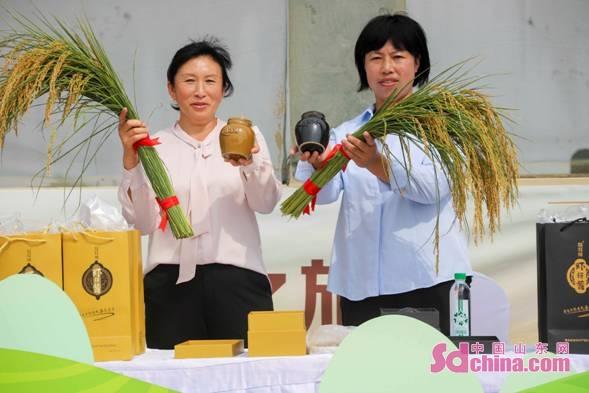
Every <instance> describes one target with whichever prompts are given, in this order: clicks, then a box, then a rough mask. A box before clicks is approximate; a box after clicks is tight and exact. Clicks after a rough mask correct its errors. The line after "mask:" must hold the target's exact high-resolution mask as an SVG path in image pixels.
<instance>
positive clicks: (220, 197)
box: [119, 39, 281, 349]
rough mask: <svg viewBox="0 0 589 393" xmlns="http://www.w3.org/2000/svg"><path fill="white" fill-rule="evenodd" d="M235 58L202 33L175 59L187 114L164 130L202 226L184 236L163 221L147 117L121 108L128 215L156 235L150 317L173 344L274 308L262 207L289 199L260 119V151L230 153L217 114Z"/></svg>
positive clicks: (227, 333)
mask: <svg viewBox="0 0 589 393" xmlns="http://www.w3.org/2000/svg"><path fill="white" fill-rule="evenodd" d="M230 68H231V58H230V56H229V53H228V52H227V50H226V49H224V48H223V47H222V46H221V45H220V44H219V43H218V41H217V40H215V39H209V40H204V41H199V42H192V43H190V44H188V45H186V46H184V47H183V48H181V49H180V50H178V52H176V54H175V55H174V58H173V59H172V62H171V63H170V66H169V67H168V72H167V78H168V92H169V94H170V97H171V98H172V100H173V101H174V102H175V105H173V107H174V109H176V110H178V111H179V114H180V116H179V118H178V121H177V122H176V124H174V125H173V126H172V127H170V128H168V129H165V130H162V131H160V132H158V133H157V134H155V135H154V137H157V138H159V142H160V143H161V144H160V145H157V146H156V149H157V151H158V154H159V156H160V157H161V159H162V160H163V162H164V164H165V166H166V167H167V169H168V172H169V176H170V178H171V180H172V183H173V185H174V189H175V191H176V195H177V197H178V199H179V201H180V205H181V206H182V209H183V210H184V211H185V212H187V214H188V217H189V220H190V222H191V224H192V226H193V229H194V232H195V235H194V237H192V238H189V239H183V240H176V239H175V238H174V236H173V235H172V232H171V230H170V228H169V226H167V227H166V228H165V230H164V231H162V230H160V229H159V228H158V227H159V224H160V220H161V216H160V207H159V205H158V204H157V202H156V200H155V194H154V192H153V190H152V189H151V186H150V185H149V183H148V182H147V180H146V177H145V175H144V173H143V170H142V168H141V166H140V165H138V164H139V159H138V157H137V153H136V151H135V149H134V148H133V144H134V143H135V142H137V141H138V140H140V139H142V138H144V137H146V136H147V135H148V131H149V130H148V128H147V125H146V124H145V123H144V122H142V121H141V120H128V119H127V110H126V108H125V109H123V111H122V112H121V114H120V124H119V135H120V138H121V142H122V144H123V150H124V153H123V167H124V173H123V179H122V181H121V185H120V187H119V200H120V202H121V204H122V206H123V215H124V216H125V218H126V219H127V221H128V222H129V223H131V224H134V225H135V228H137V229H139V230H140V231H141V232H142V233H143V234H148V235H149V256H148V260H147V265H146V269H145V272H146V275H145V278H144V284H145V314H146V315H145V318H146V336H147V345H148V347H150V348H160V349H169V348H173V347H174V345H175V344H178V343H180V342H183V341H185V340H189V339H220V338H243V339H246V338H247V314H248V313H249V312H250V311H253V310H272V308H273V305H272V295H271V289H270V282H269V280H268V277H267V275H266V268H265V267H264V263H263V261H262V251H261V245H260V233H259V230H258V224H257V221H256V216H255V213H256V212H258V213H270V212H271V211H272V210H273V209H274V207H275V206H276V204H277V203H278V200H279V199H280V193H281V188H280V183H279V182H278V180H277V179H276V177H275V175H274V171H273V168H272V163H271V161H270V154H269V152H268V147H267V146H266V142H265V141H264V137H263V136H262V134H261V133H260V131H259V130H258V129H257V127H254V131H255V134H256V146H255V147H254V148H253V149H252V153H253V154H252V158H251V159H250V160H245V159H240V160H239V161H234V160H230V161H226V160H224V159H223V157H222V155H221V149H220V146H219V132H220V130H221V128H223V126H224V125H225V122H224V121H223V120H221V119H218V118H217V116H216V112H217V108H218V107H219V105H220V104H221V101H222V100H223V98H224V97H227V96H229V95H230V94H231V93H232V92H233V85H232V84H231V81H230V79H229V76H228V75H227V71H228V70H229V69H230Z"/></svg>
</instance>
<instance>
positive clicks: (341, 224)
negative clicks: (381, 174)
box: [295, 106, 472, 300]
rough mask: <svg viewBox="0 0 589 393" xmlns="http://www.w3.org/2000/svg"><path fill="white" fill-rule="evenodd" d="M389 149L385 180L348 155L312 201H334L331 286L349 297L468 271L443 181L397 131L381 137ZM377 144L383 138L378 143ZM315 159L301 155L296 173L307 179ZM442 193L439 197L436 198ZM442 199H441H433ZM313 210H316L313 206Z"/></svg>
mask: <svg viewBox="0 0 589 393" xmlns="http://www.w3.org/2000/svg"><path fill="white" fill-rule="evenodd" d="M373 114H374V113H373V107H372V106H371V107H369V108H367V109H366V110H365V111H363V112H362V113H361V114H360V115H358V116H356V117H355V118H353V119H352V120H349V121H347V122H345V123H343V124H341V125H340V126H338V127H337V128H335V129H333V130H332V131H331V135H330V144H335V143H336V141H337V142H339V141H341V140H342V139H344V138H345V137H346V134H350V133H353V132H355V131H357V130H358V129H359V128H360V127H361V126H362V125H363V124H365V123H366V122H367V121H368V120H370V118H371V117H372V116H373ZM386 142H387V145H388V146H389V148H390V150H391V152H392V154H393V156H394V157H395V159H393V160H392V161H393V162H392V163H391V171H392V176H391V180H390V183H385V182H383V181H381V180H379V179H378V178H377V177H376V176H374V175H373V174H372V173H371V172H369V171H368V170H367V169H364V168H360V167H358V166H357V165H356V164H355V163H354V162H353V161H350V162H349V163H348V166H347V169H346V171H345V172H342V171H340V172H339V173H338V174H337V175H336V176H335V177H334V178H333V179H332V180H331V181H330V182H329V183H328V184H326V185H325V187H323V189H322V190H321V191H320V192H319V194H317V204H327V203H332V202H335V201H337V199H338V198H339V195H340V193H341V192H342V191H343V196H342V202H341V207H340V211H339V216H338V220H337V226H336V231H335V239H334V246H333V253H332V258H331V265H330V270H329V278H328V289H329V290H330V291H331V292H333V293H336V294H338V295H340V296H344V297H346V298H347V299H349V300H362V299H365V298H367V297H371V296H378V295H390V294H396V293H403V292H408V291H412V290H414V289H418V288H427V287H431V286H433V285H436V284H438V283H440V282H444V281H449V280H453V279H454V273H455V272H463V273H467V274H472V268H471V266H470V262H469V259H468V247H467V242H466V238H465V236H464V233H463V232H462V231H461V229H460V223H459V222H458V221H457V220H456V214H455V212H454V209H453V207H452V196H451V194H450V188H449V186H448V181H447V179H446V176H445V175H444V173H443V171H442V169H441V167H440V165H439V163H437V162H436V163H435V165H434V163H433V162H432V160H431V159H430V158H429V157H428V156H427V155H426V154H425V153H424V152H423V151H422V150H421V148H420V147H419V146H418V145H415V144H412V143H410V144H409V152H410V154H409V156H410V160H411V174H410V176H409V177H408V176H407V172H406V170H405V168H404V167H403V165H402V164H403V162H404V160H407V161H408V160H409V157H407V156H405V159H404V158H403V154H402V151H401V145H400V141H399V138H398V137H397V136H393V135H389V136H388V137H387V139H386ZM379 149H382V146H381V145H380V144H379ZM312 173H313V167H312V166H311V165H310V164H309V163H307V162H303V161H299V163H298V165H297V170H296V173H295V177H296V178H297V179H298V180H301V181H304V180H306V179H308V178H309V177H310V176H311V174H312ZM438 195H439V198H438ZM438 200H439V205H438ZM438 213H439V225H440V246H439V247H440V259H439V273H438V274H436V270H435V261H436V258H435V254H434V230H435V225H436V218H437V216H438ZM313 214H321V209H320V208H318V209H317V210H316V211H315V212H314V213H313Z"/></svg>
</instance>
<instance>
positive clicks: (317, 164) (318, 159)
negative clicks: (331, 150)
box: [290, 145, 327, 169]
mask: <svg viewBox="0 0 589 393" xmlns="http://www.w3.org/2000/svg"><path fill="white" fill-rule="evenodd" d="M326 151H327V150H326ZM290 155H291V156H295V155H298V156H299V160H301V161H307V162H308V163H309V164H311V165H313V168H315V169H319V168H321V167H322V166H323V163H324V160H325V152H324V153H323V154H319V153H318V152H316V151H315V152H313V154H311V153H309V152H308V151H306V152H304V153H301V152H300V151H299V148H298V146H297V145H294V146H293V147H291V148H290Z"/></svg>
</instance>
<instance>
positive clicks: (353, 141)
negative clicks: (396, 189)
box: [342, 131, 380, 168]
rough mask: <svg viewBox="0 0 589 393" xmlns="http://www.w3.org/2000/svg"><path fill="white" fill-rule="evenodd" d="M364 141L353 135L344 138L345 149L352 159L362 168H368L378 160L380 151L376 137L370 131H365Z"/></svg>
mask: <svg viewBox="0 0 589 393" xmlns="http://www.w3.org/2000/svg"><path fill="white" fill-rule="evenodd" d="M363 135H364V141H363V140H361V139H358V138H356V137H355V136H353V135H347V136H346V138H345V139H343V140H342V146H343V148H344V151H345V152H346V154H347V155H348V157H350V159H351V160H352V161H354V162H355V163H356V165H358V166H359V167H360V168H368V167H371V166H372V165H374V164H375V163H376V162H378V160H379V158H380V153H379V152H378V150H377V148H376V142H375V140H374V138H373V137H372V136H371V135H370V134H369V133H368V132H366V131H365V132H364V134H363Z"/></svg>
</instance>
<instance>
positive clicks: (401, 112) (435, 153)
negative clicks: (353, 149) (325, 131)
mask: <svg viewBox="0 0 589 393" xmlns="http://www.w3.org/2000/svg"><path fill="white" fill-rule="evenodd" d="M463 65H464V63H461V64H458V65H456V66H453V67H451V68H449V69H447V70H445V71H443V72H442V73H440V74H439V75H437V76H436V77H435V78H433V79H432V81H431V82H429V83H428V84H426V85H425V86H423V87H422V88H421V89H419V90H417V91H415V92H414V93H413V94H411V95H409V96H408V97H406V98H405V99H403V100H400V101H398V102H397V99H396V96H397V93H398V91H394V92H393V93H392V94H391V96H390V97H389V98H388V99H387V100H386V101H385V103H384V104H383V106H382V107H381V108H380V109H379V110H378V111H377V112H376V113H375V114H374V116H373V117H372V119H370V120H369V121H368V122H367V123H366V124H364V125H363V126H362V127H361V128H360V129H358V130H357V131H356V132H355V133H354V134H353V135H354V136H356V137H357V138H360V139H363V136H362V135H363V133H364V132H365V131H367V132H368V133H369V134H370V135H372V136H373V137H374V138H378V139H380V140H381V142H382V143H383V152H384V153H385V154H384V156H385V158H386V160H385V162H384V163H383V165H385V170H387V173H389V176H392V174H391V172H390V169H389V168H390V166H389V165H390V162H391V160H397V161H398V162H400V163H401V165H403V167H404V168H405V170H406V172H407V176H408V179H409V181H411V157H410V155H409V144H410V143H414V144H415V145H417V146H418V147H419V148H420V149H422V150H423V151H424V153H425V154H427V155H428V156H429V157H430V158H431V159H432V160H434V161H436V162H437V163H439V167H441V170H442V171H443V172H444V173H445V175H446V177H447V178H448V181H449V185H450V189H451V193H452V198H453V204H454V209H455V211H456V215H457V218H458V219H459V221H460V223H461V224H466V223H467V220H466V208H467V199H468V196H471V197H472V201H473V204H474V220H473V221H474V224H473V225H472V226H473V228H472V232H473V235H474V239H475V241H478V240H480V239H481V237H482V236H483V235H484V234H485V233H486V229H487V231H488V233H490V234H491V235H492V234H493V233H494V232H495V231H496V230H497V229H498V227H499V224H500V209H501V204H503V205H504V206H505V207H506V208H510V207H511V206H513V204H514V202H515V200H516V198H517V176H518V161H517V155H516V148H515V145H514V144H513V142H512V141H511V139H510V137H509V136H508V134H507V132H506V130H505V128H504V125H503V123H502V118H505V114H504V110H503V109H500V108H495V107H493V105H492V104H491V102H490V100H489V98H488V97H487V96H486V95H485V94H483V93H481V92H480V91H479V90H478V89H477V88H475V87H472V85H474V84H475V82H476V81H478V80H480V79H474V78H468V77H466V76H465V73H464V72H462V71H460V70H461V69H462V66H463ZM389 134H393V135H398V137H399V140H400V143H401V151H402V157H393V156H392V155H391V153H390V149H389V147H388V146H387V145H386V143H385V139H384V137H385V136H386V135H389ZM330 156H331V157H329V159H328V161H327V162H326V164H325V165H324V166H323V167H321V168H320V169H318V170H316V171H315V172H314V173H313V175H312V176H311V178H310V179H308V180H307V181H306V182H305V184H304V185H303V186H301V187H300V188H299V189H298V190H296V191H295V192H294V193H293V194H292V195H291V196H290V197H289V198H288V199H286V200H285V201H284V202H283V203H282V205H281V210H282V212H283V214H285V215H288V216H291V217H295V218H298V217H299V216H300V215H301V214H303V213H309V212H310V211H311V210H312V209H313V208H314V202H315V198H316V194H317V193H318V192H319V190H321V188H322V187H323V186H325V184H327V182H329V180H331V179H332V178H333V177H334V176H335V175H336V174H337V173H338V172H339V171H340V170H342V169H344V168H345V165H346V164H347V163H348V161H349V159H348V158H347V157H346V155H345V152H344V151H343V149H341V146H339V145H337V146H336V147H335V148H334V149H333V150H332V151H331V154H330ZM393 181H394V179H393ZM485 212H486V216H487V217H486V220H485ZM485 223H486V225H485ZM485 228H486V229H485ZM435 242H436V253H437V246H438V244H439V229H438V226H437V225H436V231H435Z"/></svg>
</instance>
